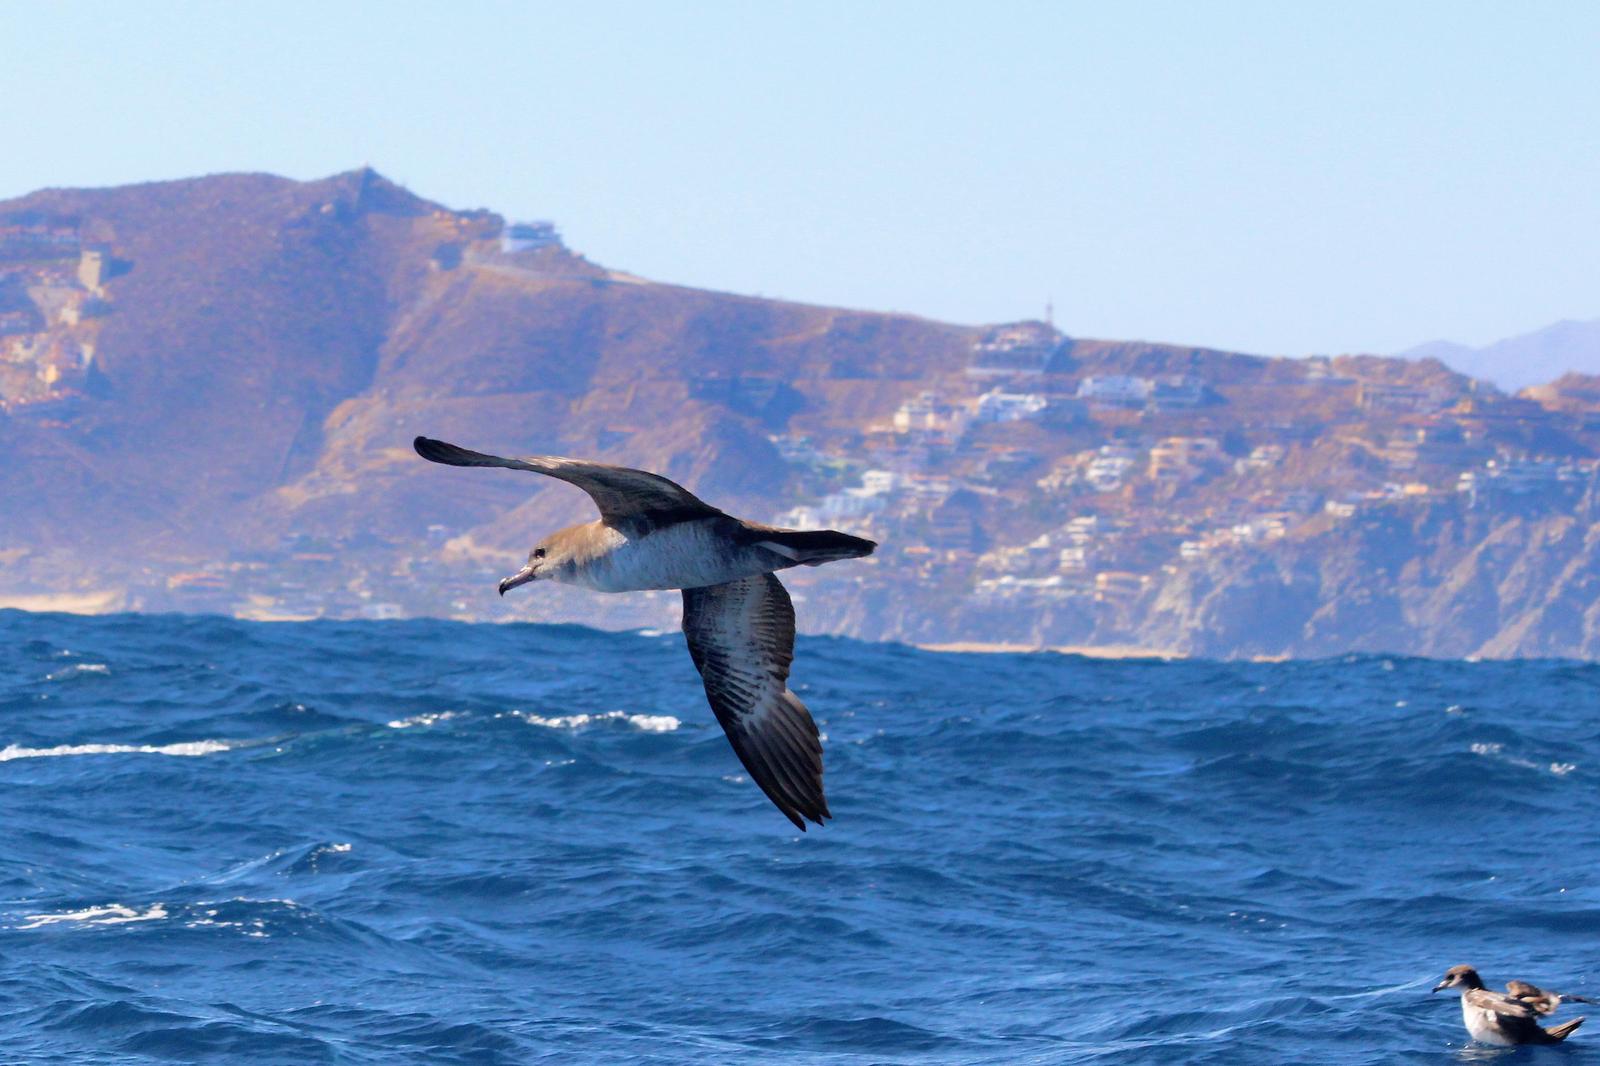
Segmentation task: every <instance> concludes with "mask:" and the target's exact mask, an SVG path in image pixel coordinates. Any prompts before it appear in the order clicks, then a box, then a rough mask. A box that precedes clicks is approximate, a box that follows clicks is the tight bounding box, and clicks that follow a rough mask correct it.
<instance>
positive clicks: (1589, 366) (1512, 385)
mask: <svg viewBox="0 0 1600 1066" xmlns="http://www.w3.org/2000/svg"><path fill="white" fill-rule="evenodd" d="M1400 358H1402V359H1437V360H1439V361H1440V362H1441V363H1443V364H1445V365H1446V366H1448V367H1450V368H1451V369H1452V370H1459V371H1460V372H1461V373H1463V374H1467V375H1470V376H1471V377H1475V378H1480V379H1482V380H1484V381H1489V382H1493V383H1494V384H1496V385H1498V386H1500V387H1501V388H1502V389H1505V390H1506V391H1507V392H1516V391H1517V390H1519V389H1525V388H1527V387H1528V386H1529V385H1540V384H1543V383H1545V382H1548V381H1554V380H1555V379H1556V378H1558V377H1560V376H1561V375H1563V374H1567V373H1576V374H1600V318H1595V319H1590V320H1589V321H1587V322H1574V321H1572V320H1570V319H1569V320H1566V321H1562V322H1557V323H1556V324H1555V325H1553V326H1546V327H1544V328H1543V329H1536V330H1534V331H1533V332H1532V333H1524V334H1522V335H1520V336H1517V337H1507V338H1506V339H1504V340H1499V341H1495V342H1494V343H1493V344H1489V345H1485V346H1484V347H1482V348H1469V347H1468V346H1466V345H1465V344H1456V343H1455V342H1454V341H1429V342H1428V343H1427V344H1419V345H1417V346H1416V347H1415V348H1410V349H1407V350H1406V351H1403V352H1401V353H1400Z"/></svg>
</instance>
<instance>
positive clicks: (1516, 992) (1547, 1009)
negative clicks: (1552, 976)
mask: <svg viewBox="0 0 1600 1066" xmlns="http://www.w3.org/2000/svg"><path fill="white" fill-rule="evenodd" d="M1506 995H1508V996H1510V997H1511V998H1512V999H1515V1000H1517V1001H1519V1002H1521V1003H1526V1004H1527V1005H1528V1006H1530V1007H1532V1008H1533V1009H1534V1011H1535V1012H1536V1013H1538V1014H1554V1013H1555V1011H1556V1008H1557V1007H1559V1006H1561V1004H1563V1003H1589V1004H1593V1003H1594V1000H1592V999H1586V998H1584V997H1583V996H1569V995H1567V994H1566V993H1565V992H1547V991H1545V990H1544V989H1542V988H1540V987H1539V986H1538V985H1536V984H1532V983H1530V982H1528V981H1507V982H1506Z"/></svg>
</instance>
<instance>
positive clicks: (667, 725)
mask: <svg viewBox="0 0 1600 1066" xmlns="http://www.w3.org/2000/svg"><path fill="white" fill-rule="evenodd" d="M516 714H517V717H519V718H521V719H522V720H523V721H524V722H527V723H528V724H529V725H537V726H543V727H544V728H546V729H581V728H583V727H584V726H587V725H594V724H596V723H598V722H618V721H621V722H627V723H628V724H629V725H631V726H633V727H634V728H635V729H638V730H640V731H642V732H645V733H670V732H672V731H673V730H674V729H677V728H678V726H680V725H682V724H683V723H682V722H679V721H678V720H677V719H676V718H674V717H672V715H670V714H629V713H628V712H627V711H606V712H604V713H603V714H564V715H558V716H556V717H554V718H546V717H544V716H543V715H538V714H527V713H525V712H521V711H519V712H516Z"/></svg>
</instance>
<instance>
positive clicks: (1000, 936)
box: [0, 611, 1600, 1066]
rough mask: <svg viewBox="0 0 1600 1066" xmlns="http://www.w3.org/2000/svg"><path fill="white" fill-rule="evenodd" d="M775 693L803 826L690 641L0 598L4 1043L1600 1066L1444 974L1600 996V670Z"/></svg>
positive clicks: (1267, 672) (831, 643)
mask: <svg viewBox="0 0 1600 1066" xmlns="http://www.w3.org/2000/svg"><path fill="white" fill-rule="evenodd" d="M795 667H796V668H795V676H794V680H793V684H794V687H795V689H796V691H797V692H799V693H800V695H801V696H802V697H803V698H804V699H805V700H806V701H807V702H808V703H809V704H810V706H811V708H812V710H813V712H814V713H815V715H816V717H817V719H818V722H819V724H820V726H821V729H822V731H823V733H824V734H825V736H826V751H827V755H826V758H827V779H826V780H827V787H828V797H829V801H830V804H831V806H832V809H833V812H834V814H835V816H836V820H835V821H834V822H833V823H831V824H830V825H829V826H827V827H826V828H821V829H819V828H815V827H813V828H812V829H811V831H810V832H807V833H804V834H802V833H800V832H797V831H796V830H795V829H794V828H793V827H792V826H791V825H790V824H789V823H788V822H787V821H785V820H784V818H783V817H782V815H780V814H779V813H778V812H777V811H776V810H775V809H774V808H773V807H772V806H771V805H770V804H768V802H767V801H766V799H765V798H764V797H763V796H762V795H761V793H760V792H759V790H758V789H757V788H756V787H755V785H754V784H752V783H751V782H750V781H749V780H747V779H746V778H745V776H744V775H743V772H742V768H741V767H740V766H739V764H738V762H737V761H736V759H735V757H734V755H733V753H732V751H731V749H730V748H729V746H728V744H727V742H726V740H725V739H724V737H723V735H722V733H721V731H720V730H719V729H718V727H717V725H716V723H715V721H714V720H713V718H712V716H711V713H710V710H709V709H708V708H707V706H706V704H705V700H704V697H703V694H702V690H701V687H700V682H699V679H698V677H697V675H696V674H695V672H694V669H693V666H692V665H691V664H690V662H689V659H688V656H687V655H686V654H685V652H684V647H683V640H682V637H681V636H680V635H679V634H677V633H664V634H662V633H651V632H648V631H646V632H638V633H622V634H617V633H602V632H597V631H592V630H588V629H583V628H576V627H565V626H536V625H466V624H457V623H449V622H437V621H415V622H366V623H344V622H308V623H280V624H258V623H247V622H238V621H230V620H226V619H219V618H201V617H178V616H137V615H124V616H109V617H100V618H80V617H70V616H64V615H31V614H23V613H19V612H14V611H7V612H0V790H3V802H4V812H5V828H6V832H5V836H4V840H5V845H4V848H3V850H0V1061H4V1062H6V1063H13V1062H15V1063H56V1062H59V1063H74V1064H78V1063H154V1062H162V1063H165V1062H239V1063H294V1064H303V1063H529V1062H552V1063H607V1064H610V1063H622V1062H628V1063H635V1062H637V1063H688V1062H692V1063H751V1062H760V1063H828V1064H866V1063H963V1064H965V1063H1070V1062H1108V1063H1123V1062H1126V1063H1163V1064H1165V1063H1218V1064H1229V1066H1239V1064H1253V1063H1263V1064H1279V1063H1411V1062H1417V1063H1435V1062H1439V1063H1442V1062H1454V1061H1458V1060H1461V1059H1477V1058H1495V1057H1502V1056H1505V1055H1511V1056H1515V1057H1519V1058H1525V1059H1528V1060H1539V1061H1547V1062H1556V1061H1560V1062H1570V1063H1585V1062H1592V1063H1600V1018H1596V1019H1593V1020H1592V1022H1591V1025H1592V1027H1593V1028H1592V1030H1590V1031H1586V1030H1579V1032H1578V1033H1577V1034H1576V1035H1575V1036H1574V1037H1573V1038H1572V1040H1571V1041H1570V1042H1569V1043H1568V1044H1566V1045H1563V1046H1561V1047H1559V1048H1552V1049H1537V1050H1533V1051H1511V1052H1505V1051H1487V1050H1481V1049H1478V1048H1476V1047H1475V1046H1468V1045H1467V1043H1466V1033H1465V1030H1464V1029H1463V1028H1462V1026H1461V1021H1460V1011H1459V1007H1458V1005H1457V1002H1456V1000H1455V999H1454V997H1450V996H1447V995H1446V994H1440V995H1430V994H1429V991H1428V990H1429V988H1431V987H1432V985H1433V984H1434V983H1435V982H1436V981H1437V980H1438V978H1439V976H1440V974H1441V973H1442V972H1443V971H1444V969H1445V968H1446V967H1448V966H1451V965H1453V964H1456V963H1471V964H1473V965H1476V966H1477V967H1478V968H1479V969H1480V970H1482V971H1483V972H1484V975H1485V977H1486V978H1487V979H1489V980H1490V981H1491V982H1494V981H1496V980H1498V981H1499V982H1504V981H1505V980H1506V979H1508V978H1513V977H1519V978H1526V979H1531V980H1534V981H1536V982H1538V983H1540V984H1545V985H1548V986H1551V987H1556V988H1560V989H1562V990H1564V991H1568V992H1573V993H1578V994H1590V995H1594V994H1596V993H1600V969H1597V964H1600V950H1597V949H1600V885H1597V879H1600V802H1597V801H1600V794H1597V790H1596V774H1597V771H1600V716H1597V714H1596V708H1597V705H1600V666H1590V665H1581V664H1572V663H1563V662H1509V663H1503V662H1437V661H1427V660H1418V659H1400V658H1384V657H1379V656H1355V657H1350V658H1343V659H1338V660H1328V661H1319V662H1296V663H1270V664H1267V663H1263V664H1251V663H1215V662H1149V661H1121V662H1117V661H1096V660H1090V659H1083V658H1076V657H1069V656H1059V655H1053V654H1041V655H978V654H974V655H963V654H948V653H933V652H925V651H919V650H916V649H912V648H906V647H900V646H895V645H876V644H865V643H858V642H854V641H850V640H842V639H832V638H804V637H803V638H801V641H800V645H799V651H798V657H797V659H796V663H795ZM1566 1016H1568V1015H1567V1013H1565V1012H1564V1013H1563V1014H1561V1015H1558V1017H1563V1018H1564V1017H1566Z"/></svg>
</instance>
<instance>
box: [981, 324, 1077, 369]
mask: <svg viewBox="0 0 1600 1066" xmlns="http://www.w3.org/2000/svg"><path fill="white" fill-rule="evenodd" d="M1067 343H1068V342H1067V340H1066V338H1065V337H1063V336H1062V335H1061V333H1060V332H1059V331H1057V330H1056V329H1055V327H1053V326H1051V325H1049V324H1048V323H1044V322H1015V323H1011V324H1010V325H1005V326H996V327H995V328H994V329H991V330H990V331H989V332H988V333H986V334H984V336H983V339H982V340H980V341H978V343H976V344H974V345H973V346H972V362H971V363H969V364H968V365H967V376H968V377H974V378H991V377H1010V376H1017V375H1020V376H1025V377H1037V376H1038V375H1040V374H1043V373H1044V372H1045V371H1047V370H1048V369H1049V368H1050V363H1051V361H1052V360H1053V359H1054V358H1055V356H1056V355H1057V354H1058V353H1059V352H1061V351H1062V350H1063V349H1064V348H1065V347H1066V346H1067Z"/></svg>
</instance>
